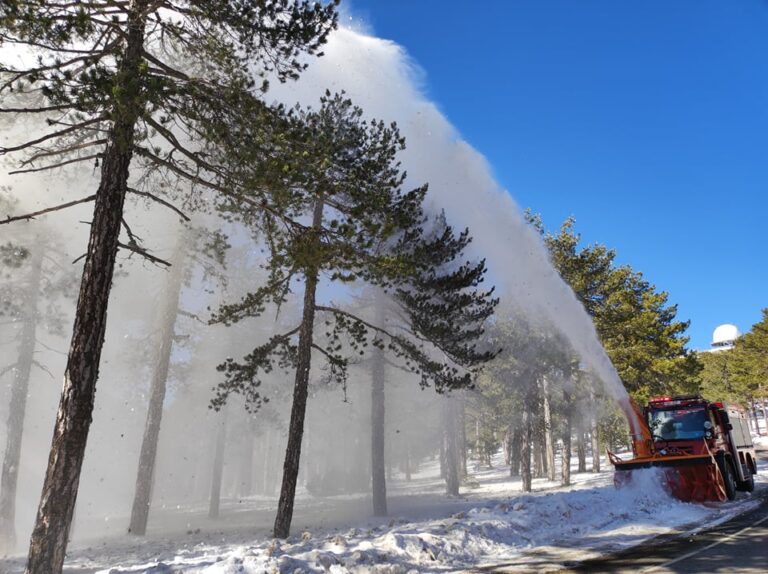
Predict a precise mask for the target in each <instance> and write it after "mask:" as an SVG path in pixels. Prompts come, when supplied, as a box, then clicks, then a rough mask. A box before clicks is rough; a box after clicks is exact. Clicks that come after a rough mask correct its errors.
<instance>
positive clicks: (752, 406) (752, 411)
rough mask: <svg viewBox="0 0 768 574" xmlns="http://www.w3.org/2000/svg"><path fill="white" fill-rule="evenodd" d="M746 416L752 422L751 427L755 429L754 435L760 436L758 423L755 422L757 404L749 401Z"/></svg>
mask: <svg viewBox="0 0 768 574" xmlns="http://www.w3.org/2000/svg"><path fill="white" fill-rule="evenodd" d="M748 404H749V408H748V410H747V416H748V418H750V419H751V420H752V426H753V427H755V434H757V435H758V436H759V435H760V423H759V422H758V420H757V404H756V403H755V401H754V400H752V401H749V403H748Z"/></svg>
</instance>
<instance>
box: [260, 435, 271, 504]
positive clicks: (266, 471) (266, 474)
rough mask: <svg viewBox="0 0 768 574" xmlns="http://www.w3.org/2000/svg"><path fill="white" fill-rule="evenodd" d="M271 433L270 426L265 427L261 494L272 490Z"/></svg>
mask: <svg viewBox="0 0 768 574" xmlns="http://www.w3.org/2000/svg"><path fill="white" fill-rule="evenodd" d="M273 434H274V432H273V431H272V427H271V426H268V427H267V434H266V442H267V444H266V447H265V448H264V464H263V466H262V472H261V483H262V485H263V487H262V490H261V494H272V492H274V487H273V484H272V480H271V478H272V473H271V469H272V465H273V461H272V459H273V452H272V440H273Z"/></svg>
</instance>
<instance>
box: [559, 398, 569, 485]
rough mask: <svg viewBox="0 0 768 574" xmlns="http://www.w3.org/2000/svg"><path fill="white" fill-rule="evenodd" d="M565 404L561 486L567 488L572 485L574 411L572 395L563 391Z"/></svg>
mask: <svg viewBox="0 0 768 574" xmlns="http://www.w3.org/2000/svg"><path fill="white" fill-rule="evenodd" d="M563 402H564V403H565V410H564V413H563V415H564V417H563V419H564V420H563V436H562V439H563V467H562V472H561V474H560V484H562V485H563V486H567V485H569V484H571V415H572V409H571V408H570V406H569V405H570V404H571V395H570V393H569V392H568V391H563Z"/></svg>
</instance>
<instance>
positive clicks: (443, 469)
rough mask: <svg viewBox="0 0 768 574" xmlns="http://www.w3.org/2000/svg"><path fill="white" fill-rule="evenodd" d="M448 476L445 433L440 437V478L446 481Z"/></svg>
mask: <svg viewBox="0 0 768 574" xmlns="http://www.w3.org/2000/svg"><path fill="white" fill-rule="evenodd" d="M446 474H447V471H446V466H445V432H443V434H442V436H441V437H440V478H442V479H445V477H446Z"/></svg>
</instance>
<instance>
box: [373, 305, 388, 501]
mask: <svg viewBox="0 0 768 574" xmlns="http://www.w3.org/2000/svg"><path fill="white" fill-rule="evenodd" d="M376 317H377V320H378V321H379V324H381V322H382V321H383V320H384V308H383V304H382V302H381V301H377V303H376ZM385 374H386V371H385V365H384V351H383V350H382V349H380V348H378V347H374V348H373V351H372V356H371V488H372V491H373V515H374V516H386V515H387V468H386V458H385V443H384V428H385V427H384V425H385V416H384V415H385V396H384V377H385Z"/></svg>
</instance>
